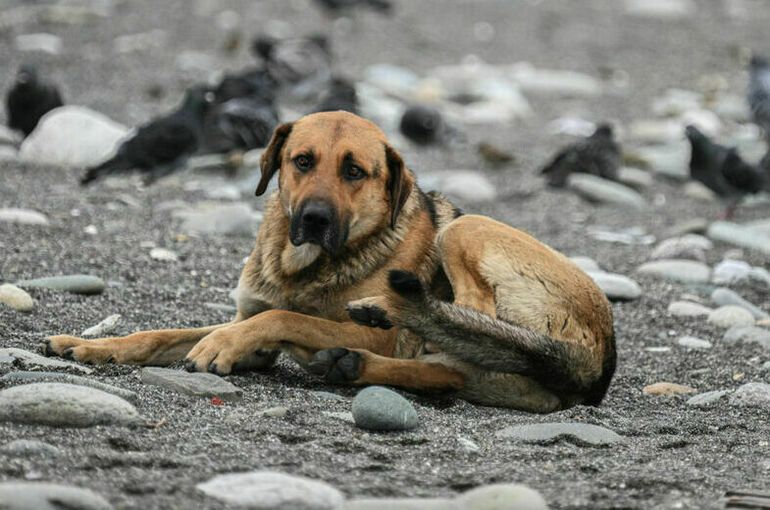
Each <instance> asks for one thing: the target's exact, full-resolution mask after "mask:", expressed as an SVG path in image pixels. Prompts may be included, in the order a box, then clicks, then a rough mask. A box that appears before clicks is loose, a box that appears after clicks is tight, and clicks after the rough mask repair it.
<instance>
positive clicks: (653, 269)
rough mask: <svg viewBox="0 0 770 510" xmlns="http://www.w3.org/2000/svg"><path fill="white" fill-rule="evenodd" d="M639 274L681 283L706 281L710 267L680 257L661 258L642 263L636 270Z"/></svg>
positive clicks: (709, 274)
mask: <svg viewBox="0 0 770 510" xmlns="http://www.w3.org/2000/svg"><path fill="white" fill-rule="evenodd" d="M636 271H637V272H638V273H640V274H645V275H649V276H655V277H657V278H662V279H664V280H669V281H673V282H682V283H706V282H708V281H709V278H710V277H711V268H709V267H708V266H707V265H706V264H704V263H702V262H696V261H694V260H682V259H663V260H656V261H653V262H647V263H645V264H642V265H641V266H639V268H637V270H636Z"/></svg>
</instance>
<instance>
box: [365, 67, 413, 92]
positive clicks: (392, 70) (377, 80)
mask: <svg viewBox="0 0 770 510" xmlns="http://www.w3.org/2000/svg"><path fill="white" fill-rule="evenodd" d="M364 79H365V80H366V81H367V82H368V83H370V84H372V85H374V86H375V87H377V88H379V89H380V90H382V91H384V92H386V93H388V94H391V95H393V96H396V97H400V98H402V99H407V100H408V99H414V93H415V91H416V90H417V87H418V85H419V83H420V77H419V76H417V74H415V73H414V72H412V71H411V70H409V69H407V68H405V67H399V66H395V65H392V64H374V65H371V66H369V67H367V68H366V70H364Z"/></svg>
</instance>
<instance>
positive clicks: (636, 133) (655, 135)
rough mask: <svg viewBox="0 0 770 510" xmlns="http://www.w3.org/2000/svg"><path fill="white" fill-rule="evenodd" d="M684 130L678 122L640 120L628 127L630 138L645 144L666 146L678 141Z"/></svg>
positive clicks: (669, 120)
mask: <svg viewBox="0 0 770 510" xmlns="http://www.w3.org/2000/svg"><path fill="white" fill-rule="evenodd" d="M683 128H684V127H683V126H682V123H681V122H679V121H676V120H671V119H662V120H659V119H653V120H650V119H639V120H635V121H633V122H631V124H630V125H629V126H628V137H629V138H630V139H631V140H634V141H637V142H640V143H643V144H665V143H669V142H675V141H677V140H678V139H679V138H680V137H681V136H682V129H683Z"/></svg>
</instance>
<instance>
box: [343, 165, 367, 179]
mask: <svg viewBox="0 0 770 510" xmlns="http://www.w3.org/2000/svg"><path fill="white" fill-rule="evenodd" d="M364 177H366V172H364V171H363V170H362V169H361V167H360V166H356V165H350V166H348V167H346V168H345V179H348V180H350V181H355V180H358V179H363V178H364Z"/></svg>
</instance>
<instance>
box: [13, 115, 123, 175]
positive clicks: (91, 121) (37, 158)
mask: <svg viewBox="0 0 770 510" xmlns="http://www.w3.org/2000/svg"><path fill="white" fill-rule="evenodd" d="M126 135H128V128H126V127H125V126H123V125H121V124H118V123H117V122H114V121H113V120H111V119H109V118H107V117H105V116H104V115H102V114H101V113H99V112H96V111H93V110H90V109H88V108H85V107H83V106H62V107H60V108H56V109H55V110H52V111H50V112H48V113H47V114H45V115H44V116H43V118H42V119H40V123H39V124H38V125H37V127H36V128H35V130H34V131H33V132H32V133H31V134H30V135H29V136H28V137H27V138H25V139H24V142H23V143H22V144H21V147H20V149H19V158H20V159H21V160H22V161H25V162H28V163H37V164H44V165H55V166H64V167H74V168H87V167H89V166H93V165H97V164H99V163H101V162H102V161H104V160H106V159H107V158H108V157H109V156H111V155H112V154H113V153H114V152H115V149H116V147H117V145H118V143H119V142H120V141H121V140H122V139H124V138H125V137H126Z"/></svg>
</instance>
